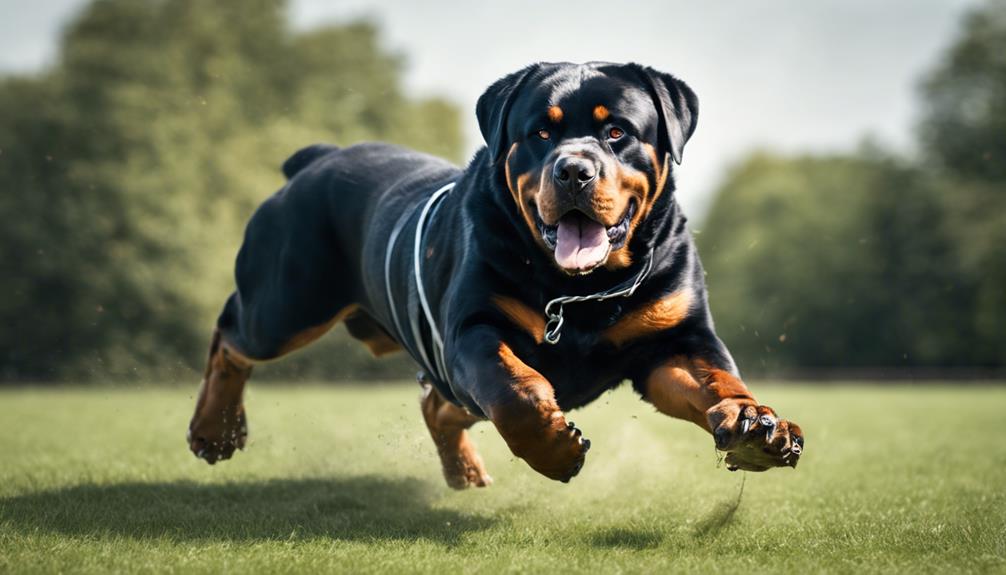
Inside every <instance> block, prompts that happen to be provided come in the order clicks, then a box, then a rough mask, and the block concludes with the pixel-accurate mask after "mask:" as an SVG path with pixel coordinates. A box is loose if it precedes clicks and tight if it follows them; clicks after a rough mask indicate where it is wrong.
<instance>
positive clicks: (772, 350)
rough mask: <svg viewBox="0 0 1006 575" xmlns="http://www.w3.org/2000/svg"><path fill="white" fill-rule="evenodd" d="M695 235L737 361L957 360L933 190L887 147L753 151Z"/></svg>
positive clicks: (956, 293) (850, 363) (861, 364)
mask: <svg viewBox="0 0 1006 575" xmlns="http://www.w3.org/2000/svg"><path fill="white" fill-rule="evenodd" d="M698 240H699V244H700V251H701V253H702V256H703V261H704V262H705V265H706V271H707V274H708V283H709V288H710V302H711V305H712V308H713V314H714V317H716V320H717V327H718V329H719V332H720V335H721V337H723V339H724V340H725V341H726V343H727V345H728V346H729V347H730V348H731V349H732V350H733V352H734V353H735V354H736V355H737V358H738V361H739V363H740V365H741V366H742V368H744V369H747V370H749V371H754V372H761V373H765V372H766V371H775V370H778V369H781V368H785V369H792V368H805V369H811V368H836V367H837V368H867V367H878V366H906V365H928V366H942V365H960V364H961V363H962V362H966V359H965V357H964V356H963V355H961V350H962V343H963V342H964V341H965V340H966V338H965V334H964V333H962V332H960V331H959V329H958V328H960V327H961V326H960V325H959V324H960V323H962V321H961V320H960V319H959V318H958V317H957V313H958V310H959V308H960V307H961V306H960V305H958V304H956V303H955V301H954V300H955V298H959V297H960V296H961V295H962V294H961V291H960V287H959V286H958V285H957V280H956V279H955V273H954V269H955V262H954V261H953V257H952V256H953V254H952V252H951V251H950V250H949V249H948V248H949V246H950V243H949V239H948V238H947V236H946V234H945V232H944V231H943V227H942V218H941V214H940V211H939V199H938V190H937V189H935V188H934V187H933V186H931V185H929V184H928V183H927V182H926V180H925V178H924V177H923V175H922V174H920V173H919V172H918V171H917V170H915V169H913V168H911V167H909V166H905V165H902V164H901V163H899V162H898V161H896V160H894V159H892V158H890V157H887V156H885V155H884V154H883V153H882V152H879V151H877V150H875V149H871V148H865V149H864V150H862V151H861V152H860V153H859V154H857V155H852V156H825V157H811V156H806V157H796V158H784V157H778V156H772V155H769V154H757V155H755V156H753V157H751V158H750V159H748V160H747V161H746V162H744V163H743V164H741V165H740V166H739V167H737V168H736V169H734V170H733V171H732V172H731V173H730V175H729V176H728V178H727V181H726V183H725V184H724V185H723V187H722V188H721V189H720V192H719V194H718V196H717V199H716V202H715V203H714V205H713V207H712V210H711V212H710V214H709V216H708V219H707V221H706V223H705V224H704V225H703V227H702V230H701V233H699V234H698ZM948 330H952V332H951V333H952V334H953V336H952V337H948V335H947V333H948ZM948 342H949V345H948Z"/></svg>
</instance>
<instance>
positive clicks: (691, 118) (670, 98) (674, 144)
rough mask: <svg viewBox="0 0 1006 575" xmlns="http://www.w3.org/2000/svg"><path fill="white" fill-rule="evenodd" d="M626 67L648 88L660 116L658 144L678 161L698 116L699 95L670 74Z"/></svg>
mask: <svg viewBox="0 0 1006 575" xmlns="http://www.w3.org/2000/svg"><path fill="white" fill-rule="evenodd" d="M629 67H630V68H632V69H633V70H635V71H636V73H637V74H639V76H640V77H641V78H642V80H643V81H644V82H645V83H646V86H647V88H648V89H649V90H650V95H651V96H652V97H653V100H654V102H655V103H656V104H657V112H658V114H659V115H660V138H661V140H660V141H661V144H662V145H664V146H666V147H665V148H664V149H665V150H670V152H671V157H672V158H674V161H675V162H676V163H678V164H680V163H681V154H682V152H683V151H684V149H685V142H687V141H688V139H689V138H691V137H692V133H693V132H695V123H696V122H697V121H698V119H699V99H698V97H697V96H696V95H695V92H693V91H692V89H691V88H689V87H688V85H687V84H685V83H684V82H682V81H681V80H678V79H677V78H675V77H674V76H672V75H670V74H665V73H663V72H658V71H657V70H654V69H653V68H650V67H648V66H641V65H639V64H629Z"/></svg>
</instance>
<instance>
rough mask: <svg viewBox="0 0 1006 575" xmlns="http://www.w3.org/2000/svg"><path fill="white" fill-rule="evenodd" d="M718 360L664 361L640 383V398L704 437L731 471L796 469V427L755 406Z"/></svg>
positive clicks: (799, 443) (728, 365)
mask: <svg viewBox="0 0 1006 575" xmlns="http://www.w3.org/2000/svg"><path fill="white" fill-rule="evenodd" d="M723 357H725V356H724V355H723V354H715V353H714V354H698V353H696V354H689V355H680V356H676V357H672V358H670V359H668V360H666V361H665V362H663V363H662V364H660V365H659V366H657V367H656V368H655V369H654V370H653V371H652V372H650V374H649V376H648V377H647V378H646V379H645V381H644V382H643V384H644V389H643V395H644V398H645V399H646V400H647V401H649V402H650V403H652V404H653V405H654V406H655V407H656V408H657V410H659V411H660V412H662V413H664V414H667V415H670V416H671V417H677V418H679V419H685V420H688V421H691V422H693V423H695V424H697V425H699V426H700V427H702V428H703V429H705V430H706V431H708V432H710V433H711V434H712V435H713V439H714V440H715V443H716V448H717V449H719V450H721V451H725V452H727V457H726V462H727V466H728V467H729V468H730V469H731V470H736V469H744V470H746V471H765V470H766V469H769V468H772V467H784V466H785V467H796V464H797V462H798V461H799V460H800V455H801V453H802V452H803V431H802V430H801V429H800V426H799V425H797V424H796V423H793V422H792V421H787V420H785V419H780V418H779V417H778V416H777V415H776V413H775V410H773V409H772V408H771V407H768V406H767V405H760V404H759V403H758V401H757V400H755V398H754V396H753V395H752V394H751V391H750V390H748V388H747V386H746V385H745V384H744V382H743V381H741V379H740V378H739V377H737V375H736V372H735V370H734V368H733V365H732V362H730V361H729V360H723V359H722V358H723ZM717 358H719V359H717Z"/></svg>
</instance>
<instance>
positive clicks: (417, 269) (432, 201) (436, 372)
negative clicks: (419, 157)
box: [384, 182, 455, 386]
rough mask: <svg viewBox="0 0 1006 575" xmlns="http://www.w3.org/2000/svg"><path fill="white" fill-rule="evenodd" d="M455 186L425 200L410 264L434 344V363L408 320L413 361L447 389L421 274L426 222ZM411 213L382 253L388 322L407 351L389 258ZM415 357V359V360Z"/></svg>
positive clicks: (417, 328) (413, 322) (405, 215)
mask: <svg viewBox="0 0 1006 575" xmlns="http://www.w3.org/2000/svg"><path fill="white" fill-rule="evenodd" d="M454 185H455V182H452V183H450V184H447V185H445V186H443V187H441V188H440V189H438V190H437V191H436V192H433V195H431V196H430V198H429V199H428V200H426V204H425V205H424V206H423V210H422V211H421V212H420V214H419V221H418V222H416V234H415V241H414V243H413V248H412V263H413V276H414V277H415V279H416V292H417V293H418V295H419V305H420V307H421V309H422V311H423V315H424V316H425V317H426V323H427V325H429V328H430V336H431V337H430V339H432V340H433V354H432V355H433V358H432V359H433V361H430V359H431V358H430V354H427V353H426V346H424V345H423V334H422V332H421V329H420V326H419V318H418V317H411V318H410V322H409V323H410V324H411V328H412V340H413V342H414V343H415V349H414V350H413V352H414V353H413V357H416V359H417V360H418V361H419V362H420V363H422V366H423V369H425V370H426V372H427V374H428V375H430V376H433V377H434V378H436V379H438V380H440V381H441V382H443V383H446V384H447V385H448V386H450V379H449V374H448V372H447V369H446V362H445V361H444V340H443V337H442V336H441V335H440V330H439V329H438V328H437V323H436V321H434V319H433V312H432V311H431V309H430V303H429V300H428V299H427V297H426V288H425V287H424V286H423V271H422V258H421V257H420V255H421V254H422V246H423V240H424V239H425V235H426V221H427V219H432V215H433V213H435V208H436V207H438V202H439V201H440V199H441V198H443V197H444V195H445V194H447V192H450V191H451V190H452V189H454ZM413 213H414V212H411V211H407V212H405V213H403V214H402V216H401V217H400V218H399V220H398V222H397V223H396V224H395V227H394V229H393V230H392V231H391V235H390V236H388V247H387V249H386V250H385V252H384V288H385V293H386V294H387V298H388V308H389V309H390V311H391V320H392V322H394V327H395V332H396V333H397V334H398V339H399V340H400V341H401V343H402V345H404V346H406V348H408V347H409V346H408V342H407V341H406V340H405V338H404V334H405V332H404V330H403V329H402V324H401V321H400V320H399V317H398V309H397V307H396V306H395V297H394V294H393V293H392V290H391V256H392V254H393V252H394V249H395V244H396V242H397V241H398V236H399V235H400V234H401V232H402V229H403V228H404V227H405V224H406V223H407V222H408V220H409V219H410V218H411V216H412V214H413ZM417 356H418V357H417Z"/></svg>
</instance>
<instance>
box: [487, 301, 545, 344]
mask: <svg viewBox="0 0 1006 575" xmlns="http://www.w3.org/2000/svg"><path fill="white" fill-rule="evenodd" d="M492 299H493V304H494V305H495V306H496V307H498V308H499V310H500V311H502V312H503V314H504V315H505V316H507V318H508V319H509V320H510V321H512V322H513V323H514V325H516V326H517V327H520V328H521V329H523V330H524V331H525V332H527V334H528V335H530V336H531V338H532V339H534V341H535V343H541V342H542V341H544V340H545V317H544V316H543V315H542V314H541V313H540V312H538V311H535V310H533V309H531V308H530V307H528V306H527V305H526V304H524V302H522V301H520V300H517V299H515V298H512V297H509V296H503V295H496V296H493V298H492Z"/></svg>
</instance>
